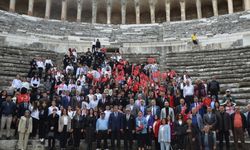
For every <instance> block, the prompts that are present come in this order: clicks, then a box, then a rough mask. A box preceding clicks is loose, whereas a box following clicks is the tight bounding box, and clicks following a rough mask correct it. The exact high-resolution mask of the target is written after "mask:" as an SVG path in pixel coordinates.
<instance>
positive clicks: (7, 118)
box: [0, 95, 16, 139]
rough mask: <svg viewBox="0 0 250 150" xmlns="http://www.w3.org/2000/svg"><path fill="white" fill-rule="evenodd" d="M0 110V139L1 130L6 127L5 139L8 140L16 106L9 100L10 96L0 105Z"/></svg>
mask: <svg viewBox="0 0 250 150" xmlns="http://www.w3.org/2000/svg"><path fill="white" fill-rule="evenodd" d="M0 106H1V108H0V110H1V111H2V117H1V130H0V138H2V134H3V129H4V127H5V125H6V138H7V139H9V138H10V127H11V123H12V118H13V115H14V113H15V111H16V104H15V103H14V102H13V101H12V100H11V96H9V95H8V96H7V97H6V101H4V102H3V103H2V105H0Z"/></svg>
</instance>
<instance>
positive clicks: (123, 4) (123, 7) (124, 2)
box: [121, 0, 127, 24]
mask: <svg viewBox="0 0 250 150" xmlns="http://www.w3.org/2000/svg"><path fill="white" fill-rule="evenodd" d="M126 10H127V0H121V15H122V24H125V23H126Z"/></svg>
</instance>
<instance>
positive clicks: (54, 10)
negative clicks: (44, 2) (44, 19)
mask: <svg viewBox="0 0 250 150" xmlns="http://www.w3.org/2000/svg"><path fill="white" fill-rule="evenodd" d="M61 11H62V1H61V0H59V1H51V12H50V19H57V20H61Z"/></svg>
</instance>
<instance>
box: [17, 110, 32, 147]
mask: <svg viewBox="0 0 250 150" xmlns="http://www.w3.org/2000/svg"><path fill="white" fill-rule="evenodd" d="M18 132H19V140H18V149H19V150H27V145H28V140H29V135H30V133H31V132H32V118H31V117H30V111H29V110H26V111H25V113H24V116H22V117H21V119H20V121H19V124H18Z"/></svg>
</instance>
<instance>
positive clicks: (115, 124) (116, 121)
mask: <svg viewBox="0 0 250 150" xmlns="http://www.w3.org/2000/svg"><path fill="white" fill-rule="evenodd" d="M109 133H111V147H112V149H113V150H115V149H116V148H117V149H120V146H121V141H120V140H121V134H122V133H123V114H122V113H120V112H119V111H118V106H117V105H115V106H114V111H113V113H111V114H110V116H109ZM115 140H116V142H117V147H115Z"/></svg>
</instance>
